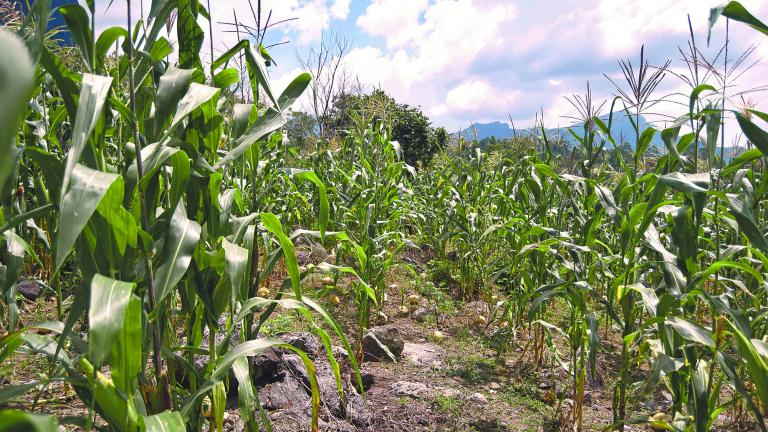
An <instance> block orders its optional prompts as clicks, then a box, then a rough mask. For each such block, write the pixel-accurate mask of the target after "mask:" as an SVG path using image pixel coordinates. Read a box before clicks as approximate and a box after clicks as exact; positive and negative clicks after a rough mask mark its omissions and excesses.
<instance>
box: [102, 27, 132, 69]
mask: <svg viewBox="0 0 768 432" xmlns="http://www.w3.org/2000/svg"><path fill="white" fill-rule="evenodd" d="M118 39H128V30H126V29H124V28H123V27H110V28H108V29H106V30H104V31H103V32H101V34H100V35H99V38H98V39H97V40H96V58H95V59H94V60H95V64H96V69H95V70H96V71H100V70H102V69H103V67H104V62H105V61H106V58H107V52H108V51H109V50H110V49H111V48H112V47H113V46H115V43H116V42H117V40H118Z"/></svg>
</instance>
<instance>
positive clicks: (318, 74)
mask: <svg viewBox="0 0 768 432" xmlns="http://www.w3.org/2000/svg"><path fill="white" fill-rule="evenodd" d="M351 49H352V41H351V40H350V39H348V38H346V37H344V36H342V35H340V34H338V33H335V32H332V31H331V32H326V33H324V34H323V36H322V38H321V40H320V45H318V46H315V47H312V48H311V49H310V50H309V52H308V53H307V54H306V56H304V57H302V56H300V55H299V54H298V53H297V55H296V57H297V60H298V61H299V64H300V65H301V67H302V69H304V70H307V71H309V73H310V74H312V101H311V110H312V113H313V114H314V115H315V118H316V119H317V124H318V129H319V132H320V136H321V137H323V136H325V134H326V131H327V129H328V128H327V121H328V115H329V114H330V112H331V109H332V108H333V101H334V99H335V98H336V96H338V95H340V94H343V93H348V92H349V91H351V90H355V89H358V90H359V89H360V88H361V85H360V83H359V81H356V80H354V79H353V78H352V76H351V75H350V74H349V72H348V71H347V70H346V69H345V68H344V57H345V56H346V55H347V54H348V53H349V51H350V50H351Z"/></svg>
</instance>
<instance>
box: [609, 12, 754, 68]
mask: <svg viewBox="0 0 768 432" xmlns="http://www.w3.org/2000/svg"><path fill="white" fill-rule="evenodd" d="M721 4H723V1H722V0H678V1H669V0H644V1H642V2H625V1H615V0H601V2H600V5H599V6H598V7H597V8H596V10H597V11H598V28H599V29H600V31H601V33H602V48H603V50H604V52H605V53H606V54H616V55H622V54H626V53H627V52H633V51H634V50H635V48H636V47H637V45H638V44H640V43H642V41H643V39H648V38H653V37H654V36H658V35H665V34H666V35H669V34H678V35H688V33H689V28H688V25H687V17H688V15H690V18H691V24H692V26H693V29H694V32H695V33H694V34H698V35H699V36H701V39H703V36H704V35H705V34H706V31H707V18H708V17H709V10H710V8H712V7H715V6H719V5H721ZM742 4H743V5H744V6H745V7H747V9H749V10H750V11H753V12H755V13H757V12H759V11H766V10H768V8H766V4H765V2H764V1H761V0H745V1H743V2H742Z"/></svg>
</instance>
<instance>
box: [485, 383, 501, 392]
mask: <svg viewBox="0 0 768 432" xmlns="http://www.w3.org/2000/svg"><path fill="white" fill-rule="evenodd" d="M488 388H489V389H491V390H494V391H499V390H501V384H499V383H497V382H492V383H490V384H488Z"/></svg>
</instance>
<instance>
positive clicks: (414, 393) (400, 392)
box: [389, 381, 428, 398]
mask: <svg viewBox="0 0 768 432" xmlns="http://www.w3.org/2000/svg"><path fill="white" fill-rule="evenodd" d="M389 388H390V390H392V393H394V394H395V395H397V396H408V397H413V398H418V397H420V396H421V395H422V394H424V393H426V392H427V390H428V387H427V385H426V384H423V383H419V382H410V381H398V382H396V383H393V384H392V385H390V386H389Z"/></svg>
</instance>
